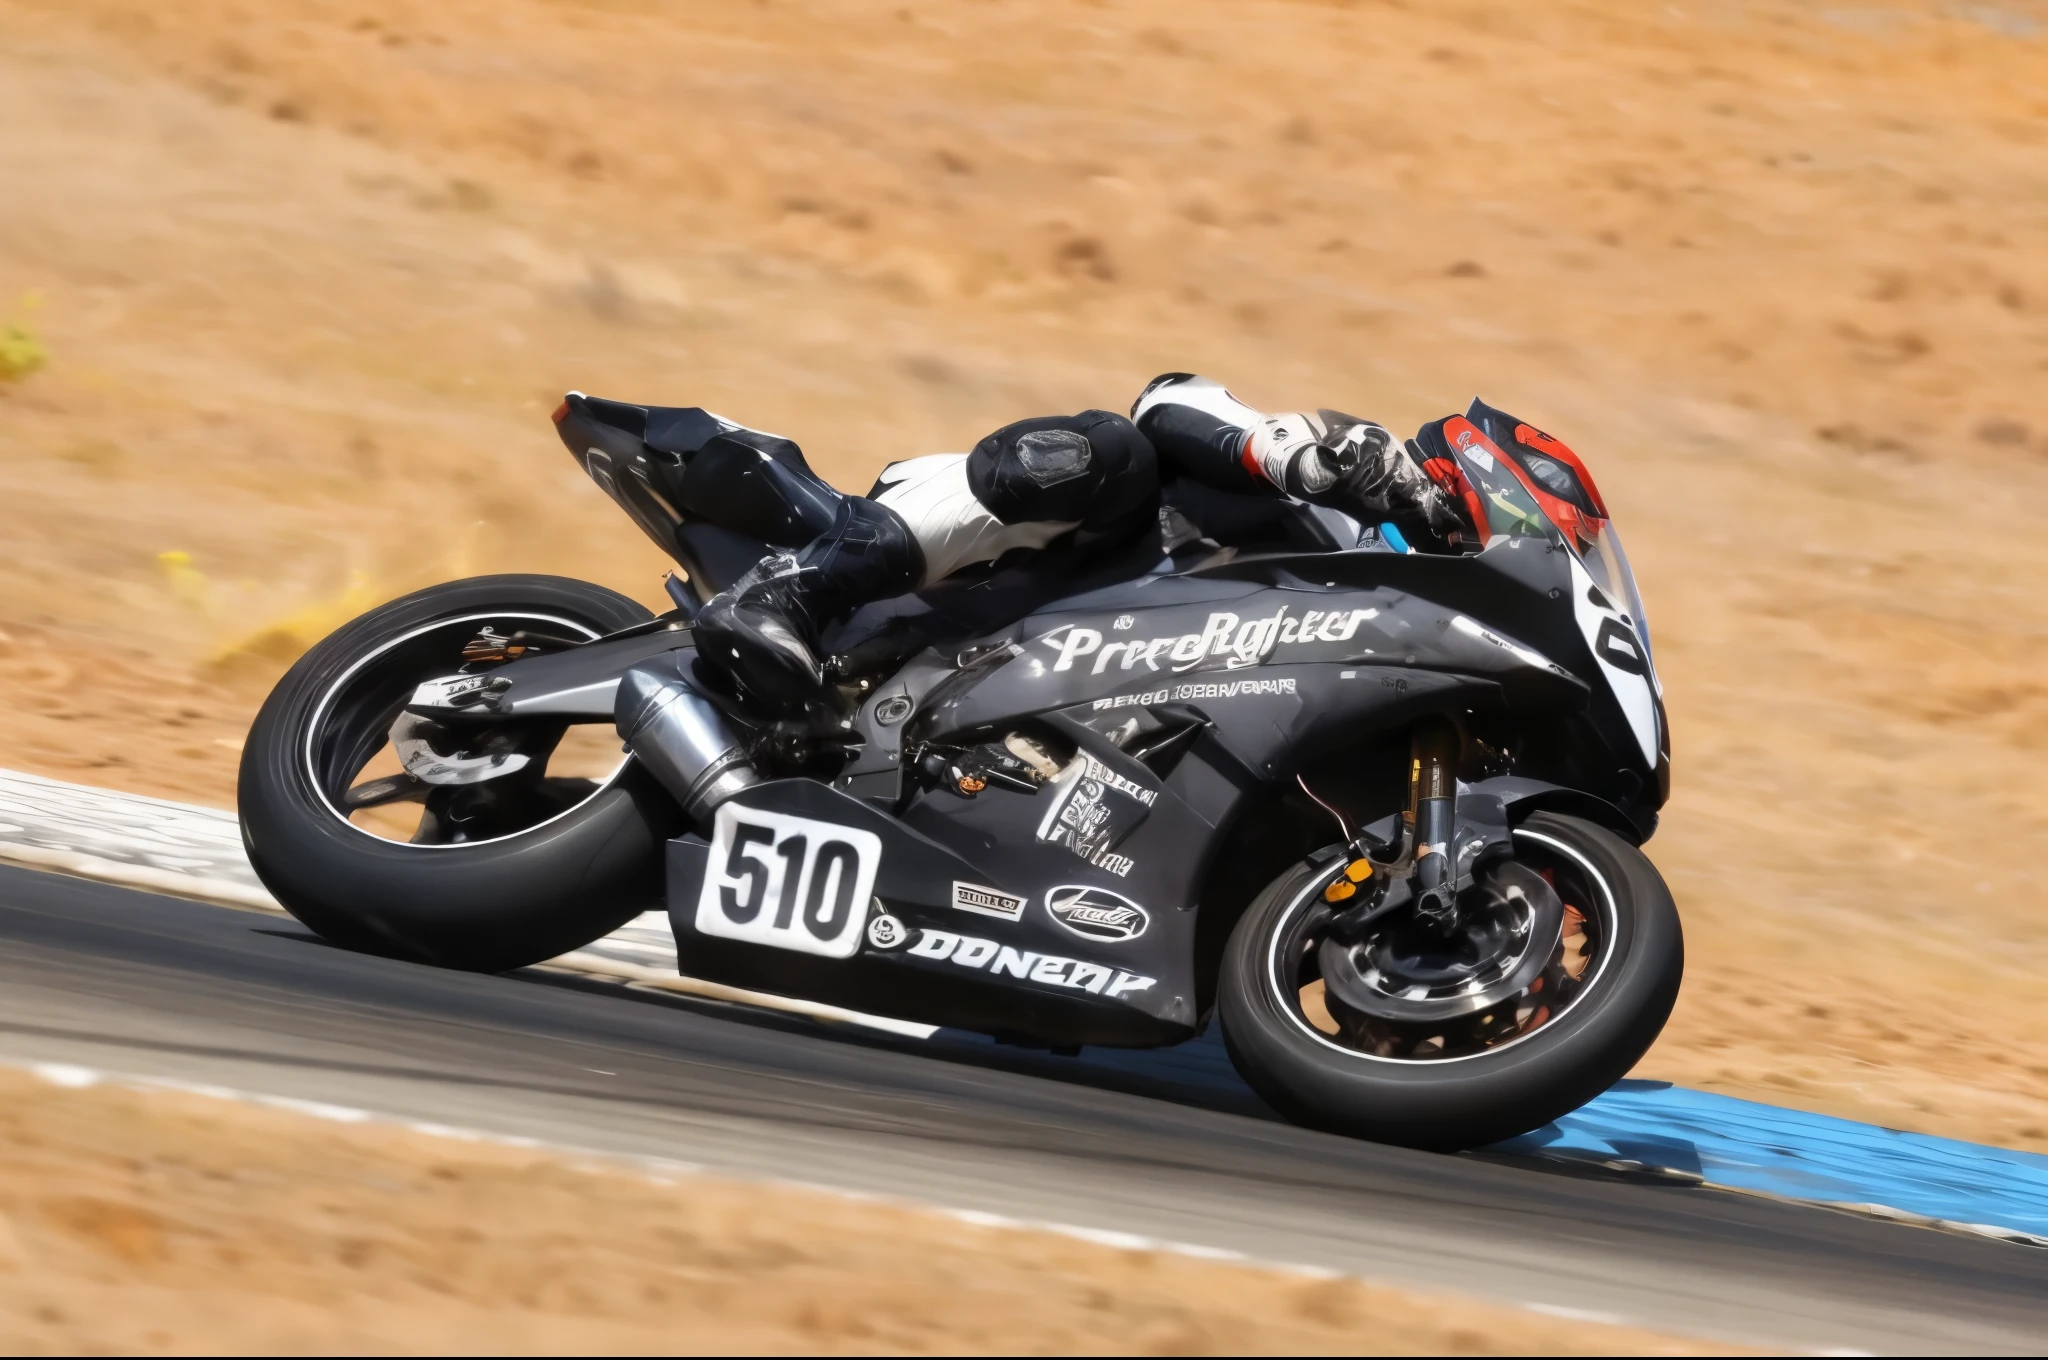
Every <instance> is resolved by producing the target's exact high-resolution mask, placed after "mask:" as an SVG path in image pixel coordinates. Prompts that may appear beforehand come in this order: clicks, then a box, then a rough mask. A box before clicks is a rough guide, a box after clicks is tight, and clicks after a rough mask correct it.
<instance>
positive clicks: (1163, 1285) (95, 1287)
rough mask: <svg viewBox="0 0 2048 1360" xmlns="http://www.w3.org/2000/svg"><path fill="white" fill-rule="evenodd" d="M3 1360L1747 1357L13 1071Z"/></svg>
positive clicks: (887, 1211)
mask: <svg viewBox="0 0 2048 1360" xmlns="http://www.w3.org/2000/svg"><path fill="white" fill-rule="evenodd" d="M1571 1294H1572V1290H1571V1283H1570V1281H1569V1280H1568V1279H1565V1278H1560V1279H1559V1281H1558V1288H1557V1295H1558V1297H1557V1299H1556V1300H1555V1301H1548V1302H1550V1306H1554V1307H1557V1308H1560V1309H1569V1308H1571V1307H1572V1304H1571V1303H1570V1298H1571ZM1537 1302H1546V1301H1542V1300H1538V1301H1537ZM0 1349H4V1350H5V1351H6V1353H7V1354H9V1355H51V1354H67V1355H76V1354H96V1355H107V1354H135V1353H148V1354H199V1355H204V1354H218V1353H222V1352H227V1353H235V1354H258V1355H262V1354H271V1355H276V1354H321V1355H348V1354H363V1353H378V1354H389V1353H403V1354H422V1353H426V1354H433V1353H456V1354H484V1353H488V1354H505V1353H511V1354H563V1353H568V1354H595V1355H605V1354H621V1353H635V1354H640V1353H655V1354H666V1355H673V1354H678V1353H681V1354H688V1355H735V1354H750V1355H755V1354H796V1355H804V1354H819V1353H829V1354H848V1353H858V1354H875V1353H878V1352H888V1353H894V1354H932V1355H970V1354H971V1355H990V1354H994V1355H1005V1354H1007V1355H1018V1354H1033V1355H1042V1354H1081V1355H1086V1354H1095V1355H1103V1354H1109V1355H1244V1354H1260V1355H1415V1354H1445V1355H1686V1354H1693V1355H1697V1354H1725V1353H1728V1352H1727V1351H1726V1350H1725V1349H1723V1348H1715V1347H1711V1346H1702V1345H1699V1344H1697V1343H1691V1342H1683V1341H1678V1340H1675V1339H1672V1338H1669V1337H1663V1336H1658V1335H1655V1334H1653V1333H1646V1332H1640V1331H1635V1330H1632V1329H1628V1328H1621V1327H1609V1326H1603V1325H1600V1324H1597V1323H1587V1322H1578V1321H1570V1320H1565V1319H1560V1318H1555V1317H1546V1316H1543V1315H1541V1314H1538V1313H1535V1312H1521V1311H1517V1310H1513V1309H1506V1308H1495V1307H1489V1306H1482V1305H1478V1304H1472V1303H1468V1302H1463V1301H1459V1300H1455V1299H1447V1298H1433V1297H1428V1296H1423V1295H1414V1294H1408V1293H1405V1292H1402V1291H1399V1290H1394V1289H1388V1288H1383V1287H1379V1286H1373V1285H1366V1284H1362V1283H1359V1282H1357V1281H1354V1280H1344V1279H1315V1278H1304V1277H1303V1276H1300V1275H1289V1274H1286V1273H1282V1272H1277V1271H1271V1270H1265V1269H1256V1268H1250V1267H1244V1266H1235V1265H1223V1264H1216V1263H1212V1262H1207V1261H1197V1260H1192V1259H1189V1258H1185V1257H1179V1256H1173V1255H1168V1254H1164V1253H1158V1252H1147V1251H1129V1250H1122V1249H1118V1248H1113V1247H1107V1246H1099V1245H1096V1244H1094V1243H1090V1242H1083V1241H1076V1240H1073V1239H1069V1238H1064V1237H1058V1236H1054V1235H1052V1234H1049V1233H1042V1232H1027V1231H1021V1230H1015V1229H1004V1228H994V1227H981V1226H976V1225H971V1224H967V1223H963V1222H960V1221H957V1220H954V1219H948V1218H943V1217H940V1216H938V1215H936V1214H931V1213H926V1212H922V1211H918V1210H911V1209H904V1208H896V1207H890V1206H886V1205H881V1204H873V1203H861V1202H856V1201H851V1200H845V1199H838V1198H834V1197H831V1196H826V1195H822V1194H817V1193H813V1192H808V1191H802V1190H794V1189H780V1188H773V1187H762V1186H756V1185H744V1184H736V1183H731V1182H724V1181H718V1180H712V1179H708V1178H701V1177H695V1176H689V1177H683V1178H680V1179H671V1178H664V1177H655V1176H650V1175H648V1174H644V1173H639V1172H636V1171H634V1170H632V1169H630V1168H625V1167H620V1166H617V1165H608V1164H598V1163H577V1162H572V1161H569V1160H565V1159H564V1158H562V1157H560V1156H557V1155H554V1154H549V1153H543V1152H535V1151H525V1150H515V1149H510V1148H504V1147H496V1146H492V1145H488V1144H479V1143H474V1142H458V1141H454V1140H451V1139H448V1138H439V1137H429V1136H426V1135H422V1134H415V1133H411V1132H407V1131H403V1130H399V1129H393V1128H380V1127H376V1126H365V1125H360V1124H358V1125H335V1124H325V1123H317V1122H315V1121H314V1120H312V1119H310V1118H308V1117H307V1116H304V1115H297V1114H287V1113H282V1112H278V1111H272V1110H264V1109H254V1108H250V1107H248V1106H242V1105H236V1104H232V1103H229V1102H226V1101H222V1100H216V1099H207V1098H203V1097H198V1096H186V1095H176V1094H166V1093H160V1092H152V1093H138V1092H134V1091H124V1090H117V1089H110V1088H105V1087H102V1088H99V1089H92V1090H65V1089H60V1088H58V1087H55V1086H51V1085H48V1084H45V1083H43V1082H40V1081H37V1080H35V1079H33V1078H31V1077H29V1076H27V1075H26V1074H24V1073H21V1072H16V1071H9V1070H0Z"/></svg>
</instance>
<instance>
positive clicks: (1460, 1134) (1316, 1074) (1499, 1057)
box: [1218, 812, 1685, 1152]
mask: <svg viewBox="0 0 2048 1360" xmlns="http://www.w3.org/2000/svg"><path fill="white" fill-rule="evenodd" d="M1515 834H1516V841H1517V845H1518V848H1520V847H1522V846H1525V845H1529V844H1537V845H1540V846H1542V847H1543V848H1544V850H1545V852H1546V853H1549V854H1555V855H1562V856H1565V857H1568V858H1569V859H1571V860H1573V861H1575V862H1576V863H1577V865H1578V866H1579V868H1580V869H1582V870H1583V871H1586V872H1587V875H1588V877H1589V878H1591V879H1596V880H1597V881H1598V883H1599V884H1600V885H1602V886H1603V887H1604V889H1605V891H1606V893H1607V894H1608V896H1609V898H1610V899H1611V902H1612V906H1613V932H1614V933H1613V938H1612V944H1611V952H1610V953H1609V954H1608V956H1607V958H1606V961H1605V963H1604V965H1603V969H1602V972H1601V973H1600V974H1599V975H1598V976H1597V977H1595V979H1594V983H1593V985H1592V986H1590V987H1589V988H1588V989H1587V990H1586V992H1585V993H1584V994H1582V995H1581V996H1579V997H1578V998H1577V999H1576V1000H1575V1001H1574V1002H1573V1003H1572V1004H1571V1006H1570V1007H1569V1008H1567V1009H1565V1010H1564V1011H1562V1012H1561V1013H1560V1014H1558V1016H1557V1017H1556V1018H1555V1019H1553V1020H1551V1021H1549V1022H1548V1023H1547V1024H1544V1025H1542V1027H1541V1028H1538V1029H1536V1030H1534V1031H1533V1032H1532V1033H1529V1034H1527V1035H1526V1036H1524V1037H1521V1038H1518V1039H1515V1040H1513V1041H1512V1042H1509V1043H1506V1044H1503V1045H1502V1046H1500V1047H1498V1048H1493V1049H1488V1050H1485V1051H1482V1052H1477V1053H1473V1054H1470V1055H1468V1056H1464V1057H1460V1058H1456V1059H1454V1060H1437V1061H1425V1060H1415V1059H1393V1058H1384V1057H1375V1056H1372V1055H1370V1054H1367V1053H1365V1052H1363V1051H1359V1050H1356V1049H1353V1048H1347V1047H1346V1046H1345V1045H1344V1044H1343V1043H1342V1042H1341V1041H1340V1039H1339V1038H1337V1037H1332V1036H1331V1035H1329V1034H1327V1033H1318V1031H1317V1028H1316V1027H1315V1026H1314V1025H1312V1023H1311V1022H1310V1021H1309V1020H1308V1019H1306V1018H1305V1016H1304V1014H1303V1013H1302V1011H1301V1009H1300V1007H1299V1006H1298V1005H1296V1004H1294V1003H1292V1002H1291V1001H1290V1000H1289V999H1288V997H1287V996H1286V995H1285V987H1286V985H1287V984H1285V983H1283V982H1281V981H1280V969H1279V967H1278V965H1277V964H1276V949H1277V946H1276V941H1277V940H1279V939H1280V938H1282V937H1283V936H1282V933H1283V932H1284V931H1285V930H1286V929H1287V926H1288V923H1289V922H1290V921H1292V920H1296V919H1298V915H1299V913H1301V912H1302V911H1304V910H1306V909H1307V908H1308V906H1309V904H1311V903H1313V902H1314V901H1316V899H1317V898H1318V897H1319V895H1320V892H1321V889H1322V886H1323V884H1325V883H1326V882H1328V881H1330V879H1331V878H1332V876H1333V874H1334V873H1335V870H1336V868H1337V867H1339V866H1340V865H1341V863H1342V861H1341V859H1338V860H1332V859H1330V858H1329V857H1328V856H1323V857H1320V859H1319V860H1310V861H1305V862H1304V863H1302V864H1299V865H1297V866H1295V867H1294V868H1293V869H1291V870H1289V871H1288V872H1287V873H1285V874H1283V875H1281V876H1280V877H1279V878H1278V879H1277V880H1275V881H1274V882H1273V884H1272V885H1271V886H1269V887H1268V888H1267V889H1266V891H1265V892H1264V893H1263V894H1261V895H1260V896H1259V898H1258V900H1257V901H1255V902H1253V903H1252V905H1251V906H1250V907H1249V908H1248V909H1247V910H1246V911H1245V914H1244V916H1243V918H1242V919H1241V920H1240V921H1239V922H1238V924H1237V928H1236V930H1235V931H1234V932H1233V933H1232V934H1231V937H1230V943H1229V945H1228V946H1227V948H1226V949H1225V952H1224V959H1223V969H1222V974H1221V977H1220V978H1219V981H1218V1014H1219V1018H1220V1020H1221V1022H1222V1026H1223V1039H1224V1043H1225V1045H1226V1047H1227V1048H1228V1049H1229V1051H1230V1058H1231V1062H1232V1063H1233V1064H1234V1065H1235V1066H1236V1068H1237V1070H1238V1072H1239V1074H1240V1075H1242V1076H1243V1077H1244V1079H1245V1081H1246V1083H1247V1084H1249V1085H1250V1086H1251V1087H1252V1089H1253V1090H1255V1091H1257V1092H1258V1093H1259V1095H1260V1096H1261V1097H1263V1098H1264V1099H1265V1100H1266V1102H1267V1103H1268V1104H1270V1105H1272V1106H1273V1108H1274V1109H1276V1110H1278V1111H1280V1112H1281V1113H1282V1114H1284V1115H1286V1116H1287V1117H1288V1118H1289V1119H1291V1120H1293V1121H1295V1122H1296V1123H1299V1124H1306V1125H1309V1126H1311V1127H1315V1128H1323V1129H1328V1130H1330V1131H1332V1132H1336V1133H1344V1134H1349V1135H1351V1136H1353V1137H1357V1138H1367V1139H1371V1140H1373V1141H1375V1142H1381V1143H1397V1144H1402V1145H1405V1146H1408V1147H1417V1148H1427V1149H1433V1150H1437V1151H1444V1152H1450V1151H1456V1150H1458V1149H1462V1148H1470V1147H1479V1146H1483V1145H1485V1144H1488V1143H1496V1142H1500V1141H1501V1140H1503V1139H1507V1138H1513V1137H1515V1136H1517V1135H1519V1134H1523V1133H1527V1132H1529V1131H1530V1130H1531V1129H1536V1128H1541V1127H1542V1126H1543V1125H1545V1124H1547V1123H1549V1122H1550V1121H1552V1120H1554V1119H1556V1118H1558V1117H1559V1116H1560V1115H1563V1114H1567V1113H1569V1112H1570V1111H1572V1110H1575V1109H1577V1108H1578V1107H1579V1106H1581V1105H1583V1104H1585V1103H1586V1102H1587V1101H1589V1100H1591V1099H1592V1098H1593V1097H1594V1096H1597V1095H1599V1094H1600V1093H1601V1092H1602V1091H1605V1090H1606V1089H1607V1088H1608V1087H1610V1086H1612V1085H1613V1084H1614V1083H1615V1082H1616V1081H1618V1080H1620V1079H1621V1078H1622V1077H1623V1076H1624V1075H1626V1074H1627V1072H1628V1070H1629V1069H1630V1068H1631V1067H1633V1066H1634V1065H1635V1064H1636V1062H1637V1061H1638V1060H1639V1059H1641V1057H1642V1056H1643V1054H1644V1053H1645V1052H1647V1051H1648V1050H1649V1047H1650V1045H1651V1044H1652V1043H1653V1042H1654V1041H1655V1040H1656V1038H1657V1035H1658V1033H1659V1032H1660V1031H1661V1030H1662V1029H1663V1028H1664V1022H1665V1020H1666V1019H1667V1018H1668V1017H1669V1016H1670V1014H1671V1007H1672V1005H1673V1003H1674V1002H1675V1001H1676V1000H1677V998H1678V986H1679V980H1680V977H1681V976H1682V974H1683V972H1684V967H1685V945H1684V939H1683V936H1682V933H1681V931H1680V929H1679V923H1678V910H1677V908H1676V906H1674V905H1673V903H1672V900H1671V893H1670V891H1669V890H1668V889H1667V888H1666V887H1665V885H1664V880H1663V879H1662V878H1661V877H1660V876H1659V875H1658V873H1657V870H1656V868H1655V866H1653V865H1652V864H1651V863H1650V861H1649V860H1648V859H1647V858H1646V857H1645V856H1644V855H1643V853H1642V851H1640V850H1638V849H1637V848H1636V847H1634V846H1632V845H1630V844H1629V843H1628V842H1626V841H1624V840H1622V839H1621V838H1620V837H1619V836H1616V835H1615V834H1614V833H1613V832H1611V831H1608V830H1607V829H1605V828H1604V827H1600V826H1596V825H1594V824H1592V823H1591V822H1585V821H1581V820H1579V819H1577V818H1574V817H1563V816H1558V815H1556V814H1554V813H1547V812H1546V813H1537V814H1536V815H1534V816H1532V817H1530V818H1529V819H1528V820H1527V821H1526V822H1524V823H1523V824H1522V825H1521V826H1520V827H1518V828H1516V833H1515ZM1532 837H1534V838H1537V839H1536V840H1534V841H1533V842H1532V841H1531V839H1530V838H1532Z"/></svg>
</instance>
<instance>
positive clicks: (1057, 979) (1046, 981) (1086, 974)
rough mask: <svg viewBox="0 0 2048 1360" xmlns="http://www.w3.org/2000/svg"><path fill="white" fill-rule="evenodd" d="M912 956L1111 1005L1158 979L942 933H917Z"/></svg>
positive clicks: (948, 932)
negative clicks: (1089, 996) (1085, 995)
mask: <svg viewBox="0 0 2048 1360" xmlns="http://www.w3.org/2000/svg"><path fill="white" fill-rule="evenodd" d="M910 953H911V954H912V955H914V956H915V957H917V958H920V959H943V960H945V961H946V962H948V963H951V964H954V965H956V966H958V967H961V968H974V969H986V970H987V971H988V972H989V973H990V974H991V975H992V976H997V977H1012V978H1017V979H1019V980H1020V981H1024V982H1036V983H1040V984H1042V985H1044V986H1048V987H1065V988H1068V989H1070V990H1073V991H1081V992H1088V993H1091V994H1092V995H1095V996H1107V997H1110V998H1112V999H1119V998H1122V997H1125V996H1128V995H1130V994H1131V993H1132V992H1142V991H1144V990H1145V989H1146V988H1148V987H1151V986H1153V985H1154V984H1155V983H1156V982H1157V981H1158V979H1157V978H1149V977H1146V976H1145V975H1144V974H1142V973H1133V972H1129V971H1127V970H1125V969H1122V968H1112V967H1110V966H1109V965H1108V964H1103V963H1088V962H1086V961H1084V960H1081V959H1064V958H1061V957H1060V956H1059V955H1057V954H1039V953H1035V952H1033V951H1031V950H1027V949H1014V948H1012V947H1011V946H1009V945H1006V944H1003V945H999V944H997V943H996V942H995V941H994V940H979V939H976V938H975V937H974V936H972V935H955V934H952V933H951V932H950V931H944V930H926V931H920V932H919V933H918V937H917V943H916V944H914V945H912V946H911V947H910Z"/></svg>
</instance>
